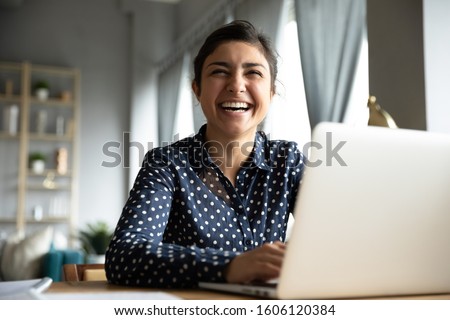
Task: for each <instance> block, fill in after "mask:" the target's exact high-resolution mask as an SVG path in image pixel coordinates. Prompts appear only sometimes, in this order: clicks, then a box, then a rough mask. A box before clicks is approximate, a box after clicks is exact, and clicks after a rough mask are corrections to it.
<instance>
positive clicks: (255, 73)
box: [193, 41, 273, 139]
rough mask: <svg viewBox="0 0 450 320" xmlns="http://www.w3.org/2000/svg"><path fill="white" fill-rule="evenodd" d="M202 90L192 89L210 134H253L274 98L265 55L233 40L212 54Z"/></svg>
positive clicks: (234, 136) (254, 48)
mask: <svg viewBox="0 0 450 320" xmlns="http://www.w3.org/2000/svg"><path fill="white" fill-rule="evenodd" d="M201 79H202V80H201V90H199V88H198V86H197V85H196V84H195V83H194V84H193V90H194V92H195V94H196V96H197V99H198V100H199V102H200V104H201V106H202V109H203V113H204V114H205V117H206V120H207V124H208V126H207V132H206V134H207V137H208V139H211V138H214V137H216V138H229V139H238V138H239V137H245V136H246V135H248V137H252V136H253V135H254V134H255V132H256V128H257V126H258V124H259V123H260V122H261V121H262V120H263V119H264V117H265V116H266V114H267V112H268V109H269V104H270V102H271V100H272V96H273V92H272V90H271V74H270V69H269V64H268V62H267V60H266V58H265V57H264V54H263V53H262V52H261V51H260V50H259V49H258V48H257V47H255V46H252V45H250V44H247V43H245V42H238V41H230V42H225V43H223V44H221V45H219V46H218V47H217V48H216V50H215V51H213V53H212V54H211V55H209V56H208V57H207V58H206V60H205V62H204V64H203V69H202V76H201Z"/></svg>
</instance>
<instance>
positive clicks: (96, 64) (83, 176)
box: [0, 0, 130, 226]
mask: <svg viewBox="0 0 450 320" xmlns="http://www.w3.org/2000/svg"><path fill="white" fill-rule="evenodd" d="M129 32H130V30H129V21H128V17H127V15H125V14H124V13H123V12H122V11H121V9H120V8H119V6H118V5H117V2H116V1H111V0H95V1H91V0H39V1H36V0H35V1H23V3H22V4H21V5H20V6H16V7H12V8H0V43H1V45H0V60H3V61H18V62H20V61H23V60H28V61H30V62H32V63H36V64H45V65H56V66H65V67H76V68H79V69H80V70H81V112H80V113H81V114H80V116H81V121H80V127H79V138H80V157H79V164H80V167H79V169H80V170H79V172H80V177H79V188H80V190H79V213H80V214H79V224H80V226H83V225H84V224H85V223H86V222H88V221H94V220H98V219H104V220H107V221H109V222H110V223H111V224H113V223H114V224H115V223H116V221H117V219H118V217H119V215H120V212H121V208H122V206H123V203H124V201H125V199H126V196H127V190H126V183H125V182H126V170H125V169H123V168H122V167H120V166H119V167H116V168H105V167H102V165H101V164H102V161H104V160H105V157H104V155H103V153H102V146H103V145H104V144H105V143H106V142H108V141H121V140H122V132H124V131H126V130H127V127H128V117H129V116H128V114H129V105H128V100H129V93H128V92H129V89H130V83H129V66H128V64H129ZM106 160H107V159H106Z"/></svg>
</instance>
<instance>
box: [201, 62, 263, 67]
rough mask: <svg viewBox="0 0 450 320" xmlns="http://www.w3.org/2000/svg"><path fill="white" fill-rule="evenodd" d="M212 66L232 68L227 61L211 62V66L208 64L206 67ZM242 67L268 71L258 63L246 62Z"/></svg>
mask: <svg viewBox="0 0 450 320" xmlns="http://www.w3.org/2000/svg"><path fill="white" fill-rule="evenodd" d="M211 66H221V67H226V68H231V64H229V63H228V62H225V61H215V62H211V63H210V64H208V65H207V66H206V68H208V67H211ZM242 66H243V67H244V68H246V69H247V68H254V67H262V68H264V69H267V68H266V67H265V66H264V65H263V64H261V63H256V62H244V63H243V64H242Z"/></svg>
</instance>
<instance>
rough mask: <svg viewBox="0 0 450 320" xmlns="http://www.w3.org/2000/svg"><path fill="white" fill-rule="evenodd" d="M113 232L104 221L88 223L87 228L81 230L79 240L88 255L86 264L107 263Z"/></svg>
mask: <svg viewBox="0 0 450 320" xmlns="http://www.w3.org/2000/svg"><path fill="white" fill-rule="evenodd" d="M112 234H113V233H112V231H111V230H110V228H109V226H108V224H107V223H106V222H103V221H97V222H96V223H88V224H87V228H86V229H83V230H80V232H79V239H80V241H81V245H82V248H83V250H84V251H85V253H86V263H105V253H106V249H107V248H108V245H109V241H110V240H111V237H112Z"/></svg>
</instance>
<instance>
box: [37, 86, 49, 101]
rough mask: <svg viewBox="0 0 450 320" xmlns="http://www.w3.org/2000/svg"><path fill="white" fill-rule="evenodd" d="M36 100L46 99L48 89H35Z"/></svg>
mask: <svg viewBox="0 0 450 320" xmlns="http://www.w3.org/2000/svg"><path fill="white" fill-rule="evenodd" d="M35 94H36V97H37V98H38V100H41V101H44V100H47V99H48V95H49V91H48V89H46V88H39V89H36V91H35Z"/></svg>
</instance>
